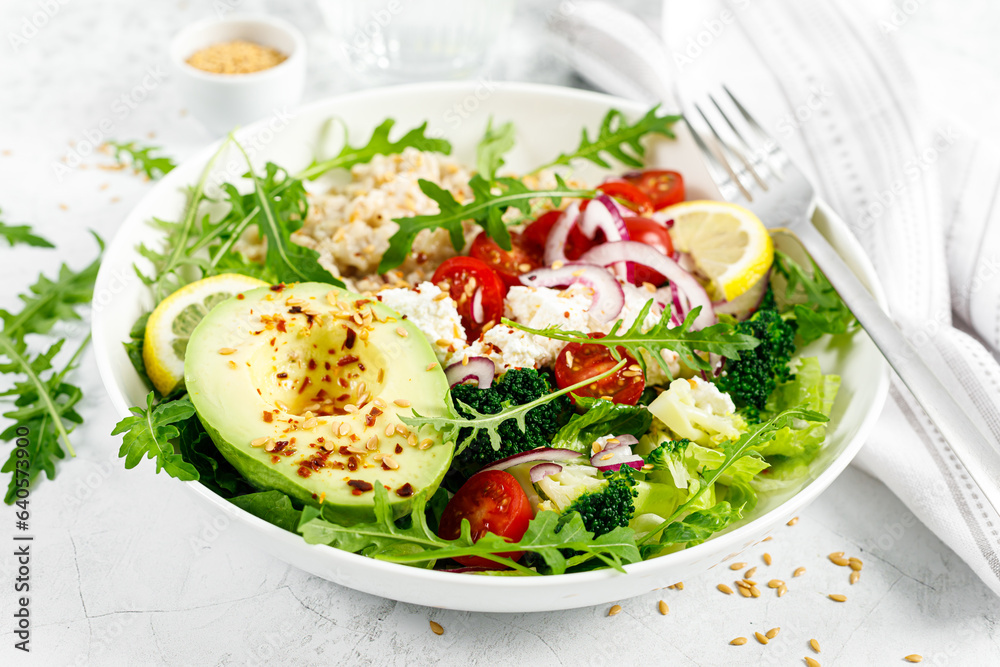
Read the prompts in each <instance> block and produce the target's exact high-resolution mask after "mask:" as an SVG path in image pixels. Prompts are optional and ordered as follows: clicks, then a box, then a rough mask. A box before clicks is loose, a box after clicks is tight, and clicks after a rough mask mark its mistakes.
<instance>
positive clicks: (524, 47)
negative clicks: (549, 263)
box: [0, 0, 1000, 665]
mask: <svg viewBox="0 0 1000 667" xmlns="http://www.w3.org/2000/svg"><path fill="white" fill-rule="evenodd" d="M195 4H197V5H198V6H197V7H195V6H193V5H195ZM231 4H237V5H240V6H241V8H243V9H247V10H256V9H269V10H271V11H272V12H274V13H278V14H282V15H284V16H286V17H287V18H289V19H290V20H292V21H293V22H295V23H296V24H298V25H299V26H300V27H301V28H303V29H304V30H306V32H307V33H308V37H309V42H310V44H309V46H310V49H311V61H310V84H311V87H310V90H309V92H308V93H307V99H316V98H320V97H324V96H327V95H330V94H334V93H337V92H342V91H345V90H349V89H351V87H352V84H351V83H350V82H348V81H345V80H343V78H342V77H341V75H340V74H339V73H338V71H337V70H336V69H335V68H332V67H330V66H329V62H330V61H329V58H328V54H329V50H330V49H331V48H332V46H331V45H330V43H329V41H328V40H327V38H326V35H325V33H324V32H323V31H322V30H321V29H320V28H319V27H318V26H319V23H320V22H319V16H318V12H317V11H316V9H315V5H314V4H313V3H311V2H302V3H294V4H295V7H296V8H295V9H289V8H287V7H283V6H281V5H280V3H278V2H273V3H270V4H264V3H260V2H253V1H252V0H247V1H245V2H242V3H239V2H234V3H231ZM289 4H292V3H289ZM522 4H526V3H522ZM542 4H543V3H538V5H539V6H536V7H535V8H534V9H532V10H530V11H529V10H527V9H525V8H524V7H522V8H521V9H520V11H519V13H518V16H517V21H516V23H515V26H514V29H513V31H512V33H513V36H512V39H511V40H510V41H509V44H508V49H509V50H508V53H507V55H506V57H505V58H504V59H503V63H502V64H500V65H497V66H495V68H494V72H495V76H496V77H497V78H509V79H518V80H531V81H540V82H548V83H561V84H568V85H579V80H578V79H576V78H575V77H574V76H573V75H572V74H571V73H570V72H568V71H567V69H566V68H565V67H564V66H563V65H562V64H561V63H560V62H559V61H558V60H557V59H555V58H554V57H553V56H552V55H550V54H549V52H548V50H547V49H546V48H545V46H544V41H543V40H542V38H541V35H542V29H541V26H540V25H539V23H538V22H539V20H540V17H541V15H542V8H541V7H540V5H542ZM548 4H551V3H548ZM629 4H630V6H634V7H635V8H637V9H639V10H641V11H643V12H649V13H650V14H651V13H652V11H653V10H652V9H650V8H648V7H646V6H645V4H647V3H639V2H635V1H633V2H631V3H629ZM648 4H650V5H651V4H654V3H648ZM903 5H904V6H910V5H912V7H911V8H912V9H914V11H912V12H910V13H908V14H906V20H905V21H903V25H902V27H901V28H900V30H899V31H898V32H897V33H895V34H894V35H893V38H894V39H898V40H899V43H900V45H901V47H902V48H903V49H904V51H905V53H906V54H907V57H908V58H909V59H910V60H911V61H912V62H913V63H914V65H915V66H916V67H917V68H918V73H919V78H920V79H921V80H922V81H923V82H924V83H925V84H926V85H927V86H928V90H929V91H930V92H933V93H934V94H933V95H931V96H929V99H931V100H932V104H933V105H934V108H935V109H936V110H939V111H942V112H944V111H948V112H951V113H954V112H955V111H956V110H957V112H958V115H959V116H960V117H963V118H964V119H965V120H966V121H968V122H969V123H971V124H973V126H974V127H979V128H982V129H983V130H984V131H985V130H986V129H988V128H989V123H995V113H996V107H997V102H998V101H1000V43H998V42H997V41H996V40H995V28H996V26H997V25H1000V5H998V4H997V3H995V2H986V1H985V0H962V1H961V2H947V3H946V2H945V0H924V1H923V2H917V1H914V2H912V3H909V2H908V3H903ZM46 12H47V14H46ZM211 12H212V9H211V8H210V6H209V3H188V2H183V1H182V2H174V1H171V2H158V3H135V2H126V1H125V0H100V1H98V0H92V1H91V2H88V3H83V2H79V3H78V2H69V1H68V0H62V1H61V2H60V1H59V0H51V1H50V2H42V1H38V2H35V1H31V0H7V1H6V2H4V3H3V5H2V6H0V28H2V29H0V35H2V36H3V44H0V91H2V92H0V119H2V121H3V123H2V125H0V207H2V209H3V212H4V220H5V221H7V222H8V223H14V222H22V221H23V222H28V223H31V224H32V225H34V226H35V227H36V229H38V230H39V232H40V233H42V234H43V235H45V236H47V237H49V238H51V239H53V240H55V241H57V243H58V246H59V249H58V250H56V251H44V250H23V251H22V250H20V249H19V250H18V251H17V252H14V251H11V250H9V249H6V248H3V249H0V253H2V254H0V258H2V261H0V284H3V285H4V287H5V289H4V290H3V291H2V293H0V307H9V306H11V305H13V302H14V294H16V292H17V291H20V290H22V289H24V287H25V286H26V285H27V284H28V282H29V281H33V280H34V276H35V274H36V272H37V271H38V270H39V269H41V270H44V271H46V272H52V271H54V270H55V269H56V267H57V264H58V262H60V261H67V262H69V263H70V264H71V265H73V266H76V267H79V266H81V265H82V264H84V263H85V262H86V261H89V258H90V257H91V256H92V255H93V253H94V244H93V242H92V241H91V239H90V237H89V235H88V233H87V229H94V230H97V231H98V232H100V233H101V234H102V235H104V236H105V237H106V238H109V237H111V236H112V235H113V234H114V232H115V229H116V228H117V226H118V225H119V224H120V223H121V221H122V220H123V219H124V216H125V215H126V213H127V212H128V210H129V208H130V206H132V205H133V204H135V203H136V202H137V201H138V200H139V199H140V198H141V197H142V196H143V194H144V193H145V192H147V191H148V189H149V185H148V184H146V183H143V182H142V181H141V180H139V179H137V178H135V177H134V176H131V175H129V174H126V173H123V172H112V171H104V170H100V169H95V168H89V169H79V170H74V171H72V172H71V173H69V174H66V175H63V176H62V177H61V178H60V177H59V175H58V174H57V170H56V169H55V168H54V165H55V164H56V163H57V160H58V159H59V158H60V157H61V156H64V155H65V154H66V153H67V149H68V146H69V144H77V143H78V142H80V141H81V140H84V139H86V138H88V137H91V138H92V137H93V136H94V133H95V132H101V130H100V129H99V128H101V127H102V121H103V120H105V119H107V122H105V123H104V124H103V126H104V128H108V124H109V123H110V129H105V130H104V132H106V133H107V135H108V136H109V137H111V138H118V139H131V138H138V139H146V140H148V141H151V142H154V143H157V144H160V145H163V146H165V147H166V149H167V151H168V152H169V153H170V154H172V155H174V156H176V157H177V158H180V159H183V158H185V157H187V156H189V155H191V154H192V153H193V151H195V150H196V149H197V148H198V147H200V146H202V145H204V144H205V143H207V142H208V141H209V139H210V136H209V135H208V134H207V133H206V132H205V131H204V130H202V129H201V128H200V126H199V125H198V124H197V122H196V121H195V120H193V119H192V118H191V117H189V116H187V115H185V114H184V113H183V110H182V105H181V103H180V102H179V101H178V99H177V98H176V95H175V87H174V84H173V83H172V82H171V81H169V79H166V78H162V75H161V73H163V72H165V71H166V67H165V65H166V62H165V48H166V44H167V41H168V39H169V36H170V35H171V34H172V33H173V32H175V31H176V30H177V29H178V28H179V27H181V26H183V25H185V24H187V23H188V22H190V21H193V20H195V19H197V18H201V17H202V16H205V15H209V14H210V13H211ZM39 17H40V18H39ZM25 21H28V22H33V23H34V24H35V25H40V26H41V27H40V28H38V29H33V26H28V27H26V23H25ZM11 34H14V35H17V36H19V37H22V38H23V43H22V42H21V41H18V40H17V39H14V40H12V39H11V37H10V35H11ZM15 47H16V49H15ZM144 77H145V81H146V84H145V85H146V86H147V88H148V91H146V92H142V91H140V92H138V93H137V92H134V91H136V90H138V89H136V86H140V87H142V86H143V85H144V84H143V80H144ZM931 86H933V88H931ZM122 95H132V96H133V99H135V98H138V97H140V96H141V97H144V98H145V99H142V100H141V101H139V100H137V99H136V101H135V103H133V104H131V105H126V106H122V99H121V98H122ZM133 106H134V108H130V107H133ZM123 109H124V110H125V111H123ZM147 137H152V138H149V139H147ZM98 140H99V139H98ZM85 162H88V163H91V164H93V163H95V162H96V160H95V159H94V158H93V157H90V158H87V159H85ZM84 331H85V327H84V326H83V325H80V326H77V327H73V326H63V327H62V328H61V329H60V332H61V333H65V334H66V335H69V336H74V337H80V336H82V335H83V333H84ZM77 377H78V378H80V382H81V384H82V386H83V389H84V392H85V394H86V398H85V399H84V401H83V403H82V405H81V412H82V413H83V414H84V415H85V417H86V424H85V425H84V426H83V427H81V428H79V429H78V430H77V432H76V434H75V442H76V443H77V450H78V452H79V455H78V456H77V458H76V459H75V460H72V461H69V462H64V463H63V464H62V465H61V466H60V472H59V477H58V478H57V480H56V481H54V482H52V481H44V482H42V483H41V484H40V485H39V486H38V487H37V489H36V491H35V492H34V493H33V495H32V496H31V506H32V520H33V522H34V525H33V531H32V532H34V533H35V534H36V536H37V537H36V541H35V542H34V543H33V547H32V548H33V561H32V574H31V577H32V580H31V586H32V591H31V592H32V596H31V605H30V608H31V610H32V611H31V613H32V616H31V619H32V627H33V632H32V641H31V648H32V652H31V654H30V655H25V654H23V653H21V652H20V651H15V650H14V649H13V644H14V642H15V641H16V639H15V636H14V635H13V634H12V630H13V620H12V613H13V608H14V605H13V598H14V594H13V593H12V586H13V580H14V578H15V576H16V572H15V564H14V562H13V558H12V557H11V555H10V554H9V551H10V550H9V549H8V547H7V546H3V547H2V549H0V552H2V555H0V589H2V590H3V591H4V594H3V596H2V602H0V619H2V620H0V664H5V665H7V664H38V665H58V664H70V663H72V664H122V665H124V664H128V665H137V664H162V663H170V664H263V663H278V664H339V663H345V662H346V663H347V664H390V663H391V664H423V663H429V662H438V661H440V662H444V663H449V664H460V663H468V662H472V663H483V664H493V663H504V664H514V663H526V662H531V663H532V664H538V665H550V664H559V663H566V664H612V663H617V664H633V663H637V662H639V661H640V660H642V661H643V662H650V661H656V662H655V664H670V665H675V664H676V665H725V664H787V665H794V664H803V663H802V657H803V656H805V655H813V654H812V653H811V651H810V650H809V648H808V646H807V642H808V640H809V639H811V638H815V639H817V640H818V641H819V642H820V644H821V646H822V651H823V652H822V653H821V654H820V655H816V656H815V657H816V658H818V659H819V660H820V661H821V662H822V664H824V665H869V664H901V663H902V657H903V656H905V655H908V654H911V653H919V654H922V655H923V656H924V657H925V661H924V662H925V663H930V664H941V665H946V664H947V665H989V664H1000V629H998V628H997V627H996V625H997V623H998V621H1000V602H998V601H997V600H996V599H995V598H994V597H993V596H992V595H991V594H990V593H989V592H988V590H987V589H986V588H985V587H984V586H983V585H982V584H981V583H980V582H979V581H978V580H977V579H976V578H975V576H974V575H973V574H972V573H971V572H970V571H969V570H968V568H967V567H965V565H964V564H963V563H962V562H961V561H960V560H959V559H958V558H957V557H955V555H954V554H953V553H952V552H950V551H949V550H948V549H947V548H946V547H945V546H944V545H942V544H941V543H940V542H939V541H938V540H937V539H936V538H935V537H934V536H933V535H932V534H931V533H929V532H928V531H927V530H926V529H925V528H924V527H923V526H921V525H919V524H917V523H916V522H915V520H914V519H913V517H912V515H911V514H910V513H909V512H908V511H907V510H906V508H905V507H903V506H902V505H901V504H900V503H899V502H898V501H897V500H896V498H895V497H894V496H892V495H891V494H890V493H889V492H888V491H887V490H886V488H885V487H884V486H882V485H881V484H880V483H879V482H876V481H874V480H872V479H871V478H869V477H867V476H866V475H864V474H863V473H861V472H858V471H856V470H854V469H849V470H848V471H847V472H846V473H845V474H844V475H843V476H842V477H841V478H840V479H839V480H838V481H837V482H836V483H835V484H834V485H833V486H832V487H831V488H830V489H829V491H828V492H827V493H825V494H824V495H823V496H822V498H821V499H820V500H819V501H817V502H816V503H815V504H814V505H813V506H812V507H810V508H809V509H808V510H807V511H806V512H805V513H804V514H803V515H802V518H801V520H800V522H799V523H798V525H796V526H794V527H789V528H783V529H782V530H781V531H779V532H778V534H777V535H776V536H775V539H774V540H773V541H772V542H768V543H766V545H764V546H766V547H768V550H769V551H770V553H771V554H772V555H773V558H774V563H773V565H772V566H770V567H765V566H764V563H763V561H762V560H761V553H757V554H755V555H753V556H751V558H750V560H751V562H752V564H756V565H759V566H760V570H759V571H758V574H757V578H758V579H759V580H760V579H762V580H764V581H766V580H768V579H771V578H781V579H785V580H788V581H789V588H790V591H789V593H788V594H787V595H786V596H784V597H783V598H781V599H778V598H776V597H774V596H773V595H772V594H771V593H772V591H767V593H765V595H764V597H763V598H761V599H758V600H752V599H743V598H739V597H727V596H723V595H721V594H720V593H718V592H717V591H715V585H716V584H717V583H719V582H720V581H722V577H721V575H719V574H716V573H712V574H710V575H707V576H702V577H699V578H697V579H693V580H689V581H686V582H684V584H685V586H684V590H683V591H677V590H665V591H660V592H658V593H657V594H651V595H647V596H645V597H640V598H636V599H632V600H627V601H623V602H622V607H623V609H624V611H623V612H622V614H620V615H618V616H616V617H614V618H606V614H607V609H606V608H591V609H581V610H576V611H568V612H559V613H548V614H526V615H502V614H466V613H459V612H451V611H441V610H433V609H428V608H422V607H418V606H414V605H409V604H401V603H396V602H393V601H390V600H384V599H380V598H375V597H371V596H368V595H365V594H361V593H357V592H354V591H352V590H349V589H346V588H341V587H339V586H336V585H334V584H331V583H328V582H326V581H324V580H321V579H317V578H315V577H312V576H309V575H307V574H305V573H303V572H301V571H298V570H296V569H294V568H291V567H289V566H286V565H285V564H284V563H282V562H279V561H277V560H275V559H273V558H271V557H270V556H267V555H265V554H264V553H262V552H259V551H257V550H256V549H254V548H252V547H250V546H249V545H248V544H247V543H245V542H244V541H243V540H242V539H241V538H239V537H238V536H236V535H235V534H233V533H234V532H235V531H230V530H228V529H227V527H226V525H225V523H224V521H223V520H222V519H221V518H220V517H215V516H212V515H210V514H208V513H206V512H205V511H204V510H203V509H202V508H201V505H199V504H197V503H196V502H195V500H194V498H193V497H191V496H190V495H189V493H188V492H187V491H186V490H185V489H184V488H183V487H182V486H181V485H180V484H178V483H177V482H175V481H174V480H172V479H169V478H166V477H164V476H154V475H153V474H152V468H151V466H149V465H143V466H141V468H140V469H139V470H135V471H125V470H124V469H123V467H122V465H121V464H120V462H119V461H118V460H117V458H116V451H117V447H118V443H117V442H116V439H114V438H111V437H110V436H109V435H108V433H109V432H110V431H111V428H112V427H113V425H114V423H115V421H116V416H115V415H114V414H113V411H112V410H111V407H110V405H109V404H108V402H107V400H106V399H105V396H104V391H103V388H102V387H101V384H100V380H99V378H98V376H97V371H96V368H95V366H94V362H93V359H92V358H90V357H87V358H85V360H84V363H83V366H82V369H81V370H80V372H79V373H78V375H77ZM6 447H7V446H6V445H4V453H5V455H6V451H7V450H6ZM213 522H215V523H214V525H213ZM13 523H14V516H13V510H11V509H9V508H0V525H2V526H3V528H2V530H0V535H2V536H3V539H4V540H5V542H4V544H5V545H9V544H11V542H10V541H9V540H10V536H11V533H12V530H13ZM762 551H763V550H760V552H762ZM833 551H846V552H849V553H850V554H853V555H857V556H859V557H861V558H862V559H863V560H864V562H865V569H864V571H863V576H862V578H861V581H860V582H859V583H858V584H857V585H854V586H850V585H848V582H847V576H848V575H847V571H846V570H845V569H843V568H838V567H835V566H834V565H832V564H831V563H830V562H829V561H827V560H826V557H825V556H826V554H828V553H830V552H833ZM799 566H804V567H806V568H807V570H808V571H807V573H806V574H805V575H804V576H802V577H801V578H796V579H792V576H791V574H792V571H793V570H794V569H795V568H796V567H799ZM831 592H842V593H845V594H847V595H848V598H849V599H848V602H847V603H846V604H837V603H834V602H831V601H829V600H827V599H826V598H825V597H824V595H825V594H826V593H831ZM660 593H662V595H661V594H660ZM661 598H662V599H664V600H666V601H667V603H668V604H669V606H670V613H669V615H668V616H666V617H663V616H661V615H660V614H659V613H658V612H657V609H656V603H657V601H658V600H659V599H661ZM429 619H433V620H436V621H437V622H439V623H440V624H441V625H442V626H443V627H444V628H445V634H444V635H443V636H440V637H439V636H436V635H434V634H432V633H431V632H430V630H429V628H428V620H429ZM775 626H780V627H781V628H782V631H781V634H780V635H779V637H778V639H776V640H775V641H773V642H772V643H771V644H769V645H768V646H761V645H759V644H757V643H756V642H754V641H753V640H751V643H750V644H748V645H746V646H742V647H731V646H728V644H727V642H728V641H729V640H730V639H731V638H733V637H736V636H739V635H743V636H748V637H751V636H752V633H753V632H754V631H757V630H760V631H762V632H763V631H766V630H767V629H769V628H772V627H775Z"/></svg>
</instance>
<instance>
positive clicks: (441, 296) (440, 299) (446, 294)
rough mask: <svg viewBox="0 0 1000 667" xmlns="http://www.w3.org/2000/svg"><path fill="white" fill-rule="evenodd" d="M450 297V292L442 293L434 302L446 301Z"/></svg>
mask: <svg viewBox="0 0 1000 667" xmlns="http://www.w3.org/2000/svg"><path fill="white" fill-rule="evenodd" d="M448 296H449V295H448V292H441V293H440V294H438V295H437V296H435V297H434V301H442V300H444V299H447V298H448Z"/></svg>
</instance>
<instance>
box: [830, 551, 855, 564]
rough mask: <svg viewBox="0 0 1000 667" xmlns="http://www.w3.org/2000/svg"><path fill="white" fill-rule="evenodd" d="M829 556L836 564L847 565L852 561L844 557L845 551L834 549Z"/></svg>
mask: <svg viewBox="0 0 1000 667" xmlns="http://www.w3.org/2000/svg"><path fill="white" fill-rule="evenodd" d="M827 558H828V559H830V562H831V563H833V564H834V565H840V566H841V567H845V566H847V565H848V564H849V563H850V561H848V560H847V559H846V558H844V552H843V551H834V552H833V553H832V554H830V555H829V556H827Z"/></svg>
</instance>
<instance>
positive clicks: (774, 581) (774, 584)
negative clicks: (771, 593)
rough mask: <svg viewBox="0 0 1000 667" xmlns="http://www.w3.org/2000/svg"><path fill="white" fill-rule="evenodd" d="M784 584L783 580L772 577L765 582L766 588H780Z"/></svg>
mask: <svg viewBox="0 0 1000 667" xmlns="http://www.w3.org/2000/svg"><path fill="white" fill-rule="evenodd" d="M784 585H785V582H783V581H782V580H781V579H772V580H771V581H769V582H767V587H768V588H781V587H782V586H784Z"/></svg>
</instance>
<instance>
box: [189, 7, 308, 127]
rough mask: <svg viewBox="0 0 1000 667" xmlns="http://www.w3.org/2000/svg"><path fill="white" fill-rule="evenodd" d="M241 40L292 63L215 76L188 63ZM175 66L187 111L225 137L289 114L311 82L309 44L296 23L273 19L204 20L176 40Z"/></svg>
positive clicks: (251, 17)
mask: <svg viewBox="0 0 1000 667" xmlns="http://www.w3.org/2000/svg"><path fill="white" fill-rule="evenodd" d="M237 39H240V40H246V41H250V42H255V43H257V44H260V45H261V46H268V47H271V48H274V49H277V50H278V51H280V52H281V53H283V54H285V55H286V56H287V58H286V59H285V60H284V61H283V62H282V63H280V64H278V65H276V66H274V67H271V68H269V69H266V70H261V71H259V72H251V73H249V74H213V73H211V72H205V71H202V70H200V69H198V68H196V67H192V66H191V65H189V64H188V63H187V60H188V58H190V57H191V55H192V54H194V53H195V52H196V51H199V50H200V49H203V48H205V47H207V46H211V45H212V44H218V43H219V42H231V41H233V40H237ZM170 63H171V67H172V69H173V71H174V75H175V77H176V79H177V84H178V86H179V87H180V90H181V96H182V98H183V99H184V103H185V104H186V105H187V107H188V109H190V110H191V112H192V113H193V114H194V115H195V117H196V118H198V120H200V121H201V122H202V123H203V124H204V125H205V127H207V128H208V129H209V131H211V132H213V133H214V134H217V135H222V134H226V133H227V132H229V131H230V130H232V129H233V128H235V127H236V126H238V125H246V124H247V123H251V122H253V121H256V120H259V119H261V118H264V117H266V116H282V115H284V114H287V113H288V111H287V110H288V109H293V108H294V107H295V106H296V105H297V104H298V103H299V101H300V100H301V99H302V92H303V90H304V89H305V81H306V42H305V38H304V37H303V36H302V33H301V32H299V31H298V30H297V29H296V28H295V27H294V26H293V25H292V24H291V23H288V22H287V21H283V20H282V19H278V18H274V17H270V16H234V17H231V18H225V19H205V20H204V21H199V22H198V23H194V24H192V25H189V26H188V27H186V28H184V29H183V30H181V31H180V32H179V33H177V35H176V36H174V39H173V40H172V41H171V43H170Z"/></svg>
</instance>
